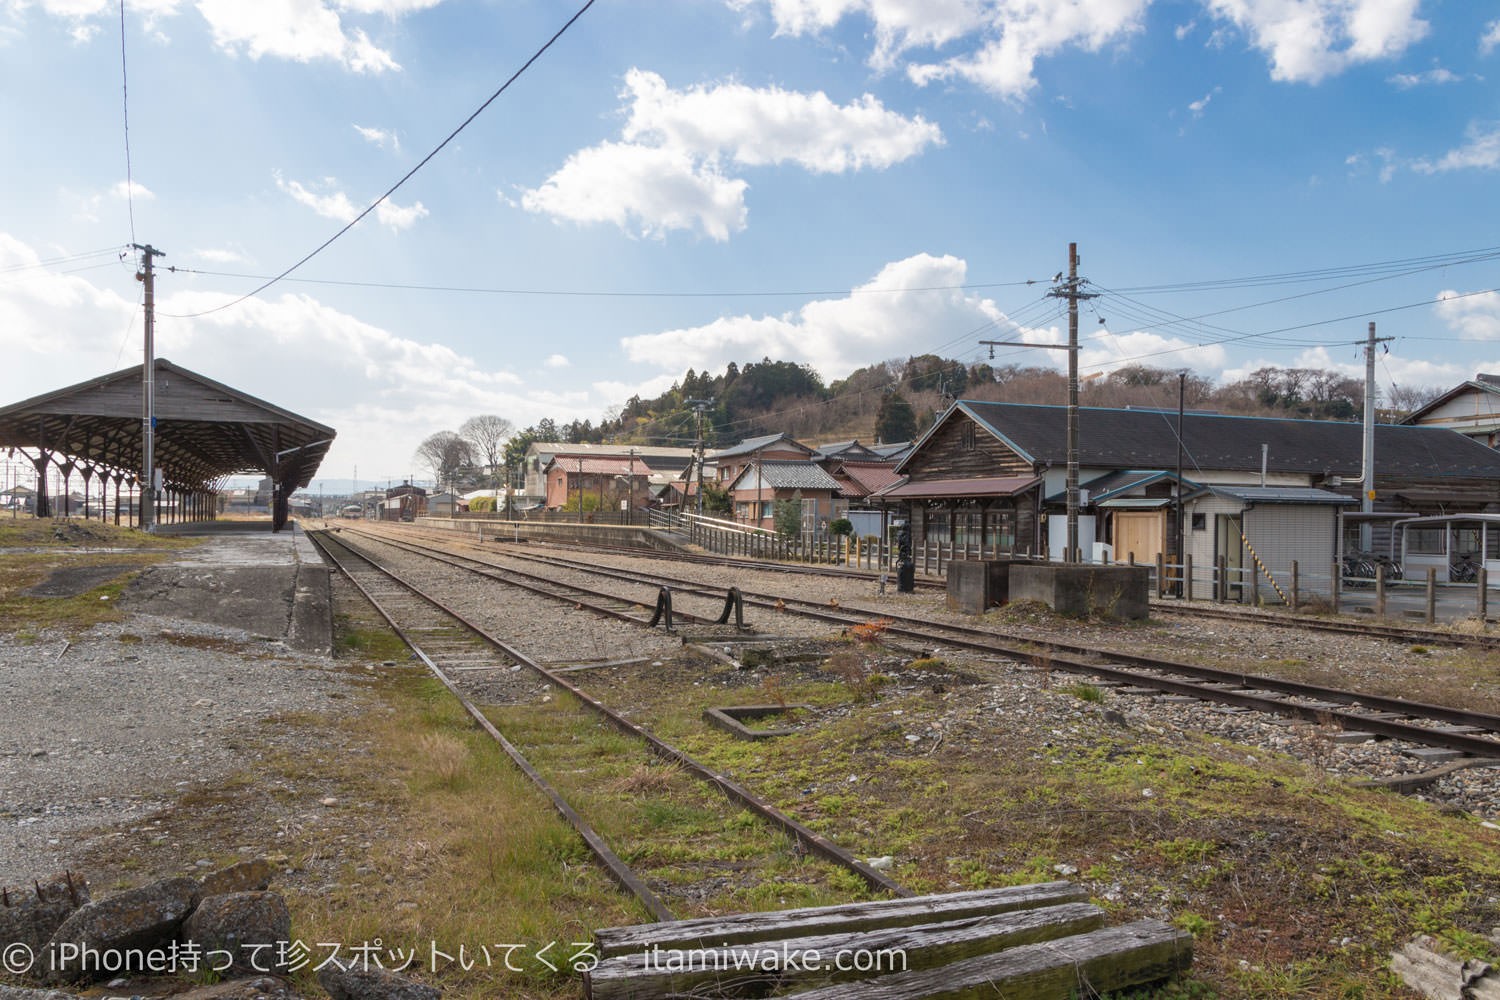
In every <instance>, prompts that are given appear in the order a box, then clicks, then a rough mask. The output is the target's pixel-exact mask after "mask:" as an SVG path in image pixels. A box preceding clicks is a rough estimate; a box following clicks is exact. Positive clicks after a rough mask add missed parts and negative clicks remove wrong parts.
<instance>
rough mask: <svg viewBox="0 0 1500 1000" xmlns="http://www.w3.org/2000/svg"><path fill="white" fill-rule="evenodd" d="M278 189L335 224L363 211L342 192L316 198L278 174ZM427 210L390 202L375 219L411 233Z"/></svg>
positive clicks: (418, 204)
mask: <svg viewBox="0 0 1500 1000" xmlns="http://www.w3.org/2000/svg"><path fill="white" fill-rule="evenodd" d="M275 177H276V186H277V187H279V188H280V189H281V190H283V191H285V192H286V193H287V194H289V195H291V196H292V198H293V199H294V200H295V201H298V202H301V203H302V204H304V205H306V206H307V207H308V208H310V209H312V210H313V211H314V212H316V213H318V214H319V215H321V216H323V217H324V218H325V219H333V220H334V221H336V222H353V221H354V219H355V218H356V217H358V215H359V213H360V212H361V211H363V207H361V206H357V205H355V204H354V202H352V201H350V200H349V196H348V195H346V194H345V193H344V192H342V191H337V190H335V191H332V192H330V193H328V194H317V193H315V192H313V191H310V190H308V189H307V188H306V187H305V186H303V185H302V184H301V183H300V182H298V181H289V180H286V179H285V178H284V177H282V176H281V174H280V173H279V172H278V173H276V174H275ZM324 183H325V186H326V185H329V184H331V183H332V181H331V179H330V180H329V181H325V182H324ZM427 214H428V213H427V209H426V208H425V207H424V206H423V205H422V203H421V202H420V201H419V202H416V203H415V204H413V205H409V206H405V207H403V206H400V205H397V204H395V203H394V202H392V201H391V200H390V199H389V198H387V199H386V200H385V201H382V202H381V203H380V204H379V205H377V206H376V207H375V218H377V219H378V220H380V222H381V224H382V225H384V226H386V227H388V228H390V229H392V230H401V229H410V228H411V227H412V226H413V225H414V224H415V223H416V221H417V220H418V219H421V218H424V217H425V216H426V215H427Z"/></svg>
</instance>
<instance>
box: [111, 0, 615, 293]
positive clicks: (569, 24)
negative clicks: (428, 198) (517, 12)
mask: <svg viewBox="0 0 1500 1000" xmlns="http://www.w3.org/2000/svg"><path fill="white" fill-rule="evenodd" d="M122 2H123V0H122ZM592 6H594V0H587V2H586V3H585V4H584V5H583V6H582V7H580V8H578V12H577V13H575V14H574V15H573V16H572V17H570V18H568V20H567V23H566V24H564V25H563V26H562V27H561V28H558V29H557V32H556V33H555V34H554V35H553V36H552V37H551V38H549V39H547V42H546V44H544V45H543V46H542V47H541V48H539V49H537V50H536V52H534V53H532V56H531V58H530V59H527V60H526V62H524V63H523V64H522V65H521V68H520V69H518V70H516V71H515V72H514V73H512V74H511V75H510V79H508V80H506V81H505V82H504V83H502V84H501V85H500V88H499V89H498V90H496V91H495V92H494V93H493V94H491V95H490V96H489V98H488V99H487V100H486V101H485V102H484V103H483V104H481V105H480V106H479V107H478V108H476V109H475V110H474V113H473V114H471V115H469V117H467V118H465V119H464V120H463V122H461V123H460V124H459V126H458V128H456V129H454V130H453V131H452V132H450V133H448V137H447V138H446V139H444V140H443V141H442V142H440V143H438V144H437V146H436V147H435V148H434V149H433V150H432V152H430V153H428V154H427V155H426V156H424V157H422V159H421V161H420V162H418V163H417V165H416V166H414V167H412V168H411V169H410V170H408V171H407V172H406V174H405V175H404V176H403V177H402V178H401V179H400V180H399V181H397V182H396V183H394V184H392V185H391V186H390V187H389V188H388V189H386V192H385V194H383V195H381V196H380V197H379V198H376V199H375V200H374V201H373V202H371V203H370V204H369V205H368V206H367V207H366V208H365V210H364V211H363V212H360V213H359V214H358V215H356V216H355V217H354V218H353V219H350V220H349V222H348V223H347V224H345V226H344V228H342V229H340V230H339V231H338V232H336V233H334V234H333V235H332V236H330V237H328V239H326V240H324V241H323V242H322V243H321V244H319V245H318V247H317V248H316V249H314V250H313V251H312V252H311V253H309V254H308V255H307V256H305V257H303V258H302V259H301V260H299V261H297V263H295V264H293V265H292V266H291V267H289V268H287V269H286V270H285V271H282V272H281V273H280V274H278V275H276V276H275V277H274V278H271V279H270V280H269V281H266V282H265V283H264V284H262V285H260V286H259V287H257V288H255V289H253V290H251V291H249V292H246V293H245V294H244V295H241V296H240V297H239V298H237V299H232V300H231V301H229V302H226V303H224V304H223V305H220V306H214V307H213V308H212V309H204V310H202V311H201V312H195V313H183V314H181V315H176V316H173V317H172V318H173V319H191V318H193V317H196V316H207V315H208V314H209V313H216V312H219V311H220V310H222V309H228V308H229V307H230V306H234V305H238V304H239V303H241V302H244V301H245V300H246V299H250V298H254V297H255V296H257V295H259V294H260V293H261V292H263V291H265V290H266V289H267V288H270V287H271V286H272V285H274V284H276V283H277V282H278V281H281V280H282V279H283V278H285V277H287V276H288V275H289V274H291V273H292V272H293V271H295V270H297V269H298V268H299V267H301V266H302V265H303V264H306V263H307V262H308V261H310V260H312V259H313V258H314V257H316V256H317V255H318V254H320V253H322V252H323V251H324V250H326V249H327V248H328V247H329V246H331V245H332V244H333V242H334V241H335V240H337V239H338V238H339V237H340V236H343V235H344V234H345V233H347V232H348V231H349V230H351V229H353V228H354V227H355V226H357V225H358V224H359V223H360V221H361V220H362V219H364V217H365V216H367V215H369V214H370V213H371V212H373V211H375V209H376V207H377V206H379V205H380V203H381V202H383V201H385V200H386V199H387V198H389V197H390V196H391V195H393V194H395V193H396V191H397V190H399V189H400V187H401V185H403V184H405V183H406V182H407V181H409V180H411V179H412V177H413V176H414V175H415V174H416V172H417V171H418V170H421V169H422V168H423V167H425V166H426V165H427V161H429V160H431V159H432V158H433V157H434V156H436V155H438V153H440V152H442V151H443V149H444V148H445V147H446V146H447V145H448V143H450V142H452V141H453V140H454V139H455V138H457V137H458V134H459V133H460V132H462V131H463V130H464V129H466V128H468V127H469V123H470V122H472V121H473V120H474V119H475V118H478V117H479V116H480V114H482V113H483V112H484V109H485V108H488V107H489V106H490V105H491V104H493V103H494V102H495V99H496V98H498V97H499V96H500V95H501V94H503V93H505V92H506V91H507V90H509V89H510V85H511V84H513V83H515V82H516V80H518V79H520V76H521V74H522V73H525V72H526V71H527V70H528V69H530V68H531V64H532V63H534V62H536V61H537V60H538V59H540V58H541V57H542V54H543V53H544V52H546V51H547V50H548V49H550V48H551V47H552V44H553V43H554V42H556V41H557V40H558V39H559V38H561V37H562V36H563V33H564V32H566V31H567V30H568V29H569V28H571V27H572V26H573V23H574V22H575V21H577V20H578V19H579V18H580V17H582V16H583V15H584V13H585V12H586V11H587V10H588V9H589V8H590V7H592ZM162 315H163V316H166V315H169V314H167V313H162Z"/></svg>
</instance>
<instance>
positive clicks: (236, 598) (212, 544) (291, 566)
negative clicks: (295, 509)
mask: <svg viewBox="0 0 1500 1000" xmlns="http://www.w3.org/2000/svg"><path fill="white" fill-rule="evenodd" d="M157 534H159V535H166V536H178V537H184V538H195V539H200V540H201V542H200V544H198V545H196V546H194V547H193V548H190V549H183V550H181V551H180V552H177V553H175V557H174V558H173V559H171V560H170V561H168V562H164V563H162V564H160V565H157V566H153V567H151V568H150V569H148V570H146V571H144V572H143V573H141V575H140V576H139V577H138V578H137V579H136V580H135V581H133V582H132V583H131V585H130V586H129V587H128V588H127V589H126V591H125V594H124V595H123V596H122V598H121V601H122V606H123V607H125V608H126V609H127V610H130V611H137V612H142V613H145V614H156V615H163V616H167V617H172V618H185V619H188V620H191V621H199V622H206V623H208V624H212V625H220V626H223V627H226V628H238V629H243V630H245V631H247V632H250V633H251V634H253V635H257V636H262V637H264V638H267V639H273V640H279V641H282V642H285V643H286V644H287V646H288V647H290V648H292V649H295V650H298V651H299V652H304V653H313V654H316V655H320V656H327V655H331V654H332V651H333V616H332V607H331V596H330V592H329V567H328V565H327V564H326V563H325V562H324V561H323V559H322V557H321V556H320V555H319V554H318V550H317V549H316V548H315V547H314V546H313V544H312V542H311V541H310V540H308V538H307V535H306V534H305V533H304V532H303V530H302V527H301V526H300V525H299V524H297V523H296V522H292V523H290V524H288V525H287V526H286V527H285V528H283V529H282V530H281V531H277V532H273V531H272V530H271V522H270V521H269V520H265V521H198V522H191V523H184V524H167V525H160V526H158V528H157Z"/></svg>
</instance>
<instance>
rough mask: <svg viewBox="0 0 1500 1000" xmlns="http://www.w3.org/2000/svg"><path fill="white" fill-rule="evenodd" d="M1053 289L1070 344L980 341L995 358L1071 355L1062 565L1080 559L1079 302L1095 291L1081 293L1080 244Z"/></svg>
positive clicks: (1070, 251)
mask: <svg viewBox="0 0 1500 1000" xmlns="http://www.w3.org/2000/svg"><path fill="white" fill-rule="evenodd" d="M1052 282H1053V287H1052V290H1051V291H1050V292H1048V293H1047V297H1048V298H1053V299H1067V300H1068V342H1067V343H1066V344H1030V343H1026V342H1025V341H1019V340H981V341H980V342H979V343H980V344H982V345H987V346H988V347H989V348H990V356H991V357H994V354H995V348H996V347H1042V348H1046V349H1047V350H1049V351H1067V352H1068V540H1067V543H1066V551H1064V552H1063V562H1073V561H1074V559H1075V558H1077V556H1078V303H1079V301H1080V300H1082V299H1095V298H1098V297H1099V296H1098V294H1097V293H1095V292H1081V291H1079V290H1078V289H1079V286H1081V285H1086V284H1088V279H1087V278H1079V277H1078V244H1077V243H1069V244H1068V277H1067V280H1063V272H1061V271H1059V272H1057V274H1056V275H1055V276H1053V278H1052Z"/></svg>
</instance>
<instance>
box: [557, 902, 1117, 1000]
mask: <svg viewBox="0 0 1500 1000" xmlns="http://www.w3.org/2000/svg"><path fill="white" fill-rule="evenodd" d="M1103 922H1104V911H1102V910H1100V909H1099V908H1098V907H1097V906H1093V905H1091V904H1089V903H1063V904H1061V905H1058V906H1046V907H1042V908H1040V909H1035V910H1020V911H1016V912H1013V913H998V914H989V915H986V916H980V917H971V918H969V919H967V920H960V921H951V922H944V923H934V924H920V925H917V926H915V927H892V928H884V929H881V930H876V931H866V932H862V933H859V934H857V935H849V934H842V933H841V934H823V935H817V936H813V937H798V938H791V939H784V940H780V941H758V942H752V943H749V944H739V945H731V946H729V947H725V948H701V949H680V950H679V949H665V950H655V949H653V950H652V951H650V952H641V953H635V954H628V955H619V956H616V957H614V958H609V959H605V960H604V961H602V962H600V963H599V965H598V966H596V967H595V968H594V969H593V970H592V971H591V972H588V973H586V974H585V977H584V996H585V997H587V998H589V1000H645V998H648V997H661V996H675V995H685V994H689V993H692V994H697V995H704V994H705V993H707V994H710V995H713V996H719V995H725V996H741V995H753V996H764V995H765V994H766V993H768V992H770V991H771V990H773V989H781V990H784V989H787V988H808V987H812V986H817V985H830V984H833V983H839V982H852V981H855V980H859V979H867V978H868V977H869V976H870V971H871V968H872V966H871V965H870V964H868V963H871V962H879V963H881V964H882V965H883V966H884V967H885V968H886V969H888V970H889V969H891V968H892V967H894V970H895V971H897V972H909V971H915V970H919V969H937V968H940V967H942V966H945V965H948V964H949V963H952V962H957V961H960V960H962V959H967V958H972V957H974V956H976V955H988V954H992V953H994V952H997V951H1000V950H1002V949H1005V948H1013V947H1017V946H1020V945H1026V944H1032V943H1034V942H1038V941H1051V940H1054V939H1056V938H1066V937H1068V936H1070V935H1075V934H1083V933H1086V932H1088V931H1091V930H1094V929H1095V928H1097V927H1099V926H1100V925H1101V924H1102V923H1103ZM841 964H842V965H849V966H851V967H850V968H848V969H839V968H838V967H837V966H838V965H841ZM853 966H858V968H854V967H853Z"/></svg>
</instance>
